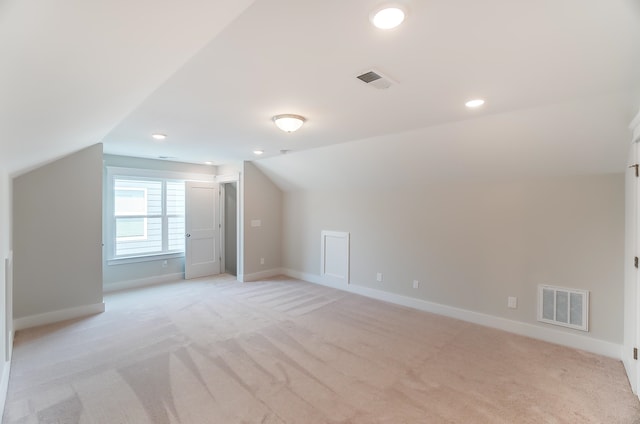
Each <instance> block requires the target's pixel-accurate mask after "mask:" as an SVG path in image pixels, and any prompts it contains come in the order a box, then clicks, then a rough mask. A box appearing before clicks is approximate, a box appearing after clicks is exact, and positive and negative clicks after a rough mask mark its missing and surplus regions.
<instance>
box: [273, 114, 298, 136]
mask: <svg viewBox="0 0 640 424" xmlns="http://www.w3.org/2000/svg"><path fill="white" fill-rule="evenodd" d="M272 119H273V122H274V123H275V124H276V126H277V127H278V128H280V129H281V130H282V131H284V132H288V133H290V132H294V131H297V130H299V129H300V127H301V126H302V124H304V122H305V121H306V119H305V118H304V117H303V116H300V115H292V114H286V115H276V116H274V117H273V118H272Z"/></svg>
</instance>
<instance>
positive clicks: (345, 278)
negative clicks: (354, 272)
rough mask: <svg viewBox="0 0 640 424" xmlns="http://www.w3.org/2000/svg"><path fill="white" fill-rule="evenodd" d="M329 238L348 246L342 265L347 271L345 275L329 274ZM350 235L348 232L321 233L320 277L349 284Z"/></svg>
mask: <svg viewBox="0 0 640 424" xmlns="http://www.w3.org/2000/svg"><path fill="white" fill-rule="evenodd" d="M327 238H334V239H338V240H341V241H342V243H344V244H345V245H346V250H347V255H346V257H344V258H342V260H344V263H343V264H342V265H343V267H344V270H345V274H344V275H338V274H332V273H330V272H327ZM349 255H350V234H349V233H348V232H346V231H327V230H323V231H321V233H320V275H321V276H323V277H325V278H331V280H332V282H334V283H343V284H349V273H350V269H349V264H350V262H349V261H350V259H349Z"/></svg>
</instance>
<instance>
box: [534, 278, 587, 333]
mask: <svg viewBox="0 0 640 424" xmlns="http://www.w3.org/2000/svg"><path fill="white" fill-rule="evenodd" d="M538 321H541V322H546V323H548V324H554V325H561V326H563V327H569V328H575V329H576V330H582V331H589V292H588V291H587V290H578V289H566V288H563V287H555V286H547V285H540V286H538Z"/></svg>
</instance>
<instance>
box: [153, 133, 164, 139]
mask: <svg viewBox="0 0 640 424" xmlns="http://www.w3.org/2000/svg"><path fill="white" fill-rule="evenodd" d="M151 137H153V138H154V139H155V140H164V139H165V138H167V135H166V134H160V133H155V134H151Z"/></svg>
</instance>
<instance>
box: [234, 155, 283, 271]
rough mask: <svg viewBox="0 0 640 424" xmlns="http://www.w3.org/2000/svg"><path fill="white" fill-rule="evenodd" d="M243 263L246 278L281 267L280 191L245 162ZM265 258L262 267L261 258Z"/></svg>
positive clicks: (250, 164)
mask: <svg viewBox="0 0 640 424" xmlns="http://www.w3.org/2000/svg"><path fill="white" fill-rule="evenodd" d="M243 182H244V190H241V192H242V193H243V198H244V202H243V204H244V244H243V246H244V255H243V257H244V261H243V263H242V265H241V264H240V263H239V264H238V266H239V267H240V266H243V269H242V271H240V270H238V273H241V272H242V274H244V275H245V276H247V275H251V274H256V273H259V272H264V271H267V270H273V269H279V268H280V267H281V265H282V191H280V189H279V188H278V187H277V186H276V185H275V184H274V183H273V182H272V181H271V180H270V179H269V178H267V176H265V175H264V174H263V173H262V171H260V170H259V169H258V168H256V166H255V165H254V164H252V163H251V162H245V164H244V173H243ZM262 258H264V264H261V259H262Z"/></svg>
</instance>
